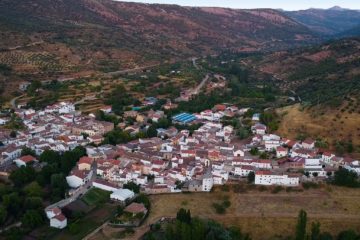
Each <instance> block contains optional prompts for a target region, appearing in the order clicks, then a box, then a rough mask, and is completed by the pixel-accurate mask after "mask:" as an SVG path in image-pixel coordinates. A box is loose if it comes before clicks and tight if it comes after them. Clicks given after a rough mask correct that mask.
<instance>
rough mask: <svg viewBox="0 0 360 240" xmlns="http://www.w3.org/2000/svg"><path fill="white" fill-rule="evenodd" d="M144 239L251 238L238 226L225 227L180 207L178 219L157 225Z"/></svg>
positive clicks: (237, 239)
mask: <svg viewBox="0 0 360 240" xmlns="http://www.w3.org/2000/svg"><path fill="white" fill-rule="evenodd" d="M143 239H144V240H150V239H166V240H191V239H193V240H202V239H204V240H205V239H228V240H232V239H236V240H250V239H251V238H250V237H249V235H248V234H244V233H242V232H241V231H240V229H238V228H236V227H230V228H225V227H223V226H222V225H221V224H219V223H217V222H215V221H206V220H202V219H199V218H192V217H191V213H190V211H189V210H185V209H180V210H179V211H178V214H177V218H176V221H175V222H173V223H171V222H170V223H165V224H164V225H156V226H154V227H153V228H152V230H151V231H150V232H148V233H147V234H146V235H145V236H144V238H143Z"/></svg>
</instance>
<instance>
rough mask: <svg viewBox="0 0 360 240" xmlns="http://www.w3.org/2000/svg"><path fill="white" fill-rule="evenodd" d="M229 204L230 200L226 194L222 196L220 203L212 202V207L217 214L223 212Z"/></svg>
mask: <svg viewBox="0 0 360 240" xmlns="http://www.w3.org/2000/svg"><path fill="white" fill-rule="evenodd" d="M230 205H231V202H230V200H229V197H228V196H225V197H224V200H223V201H222V202H221V203H213V205H212V206H213V208H214V209H215V212H216V213H217V214H225V213H226V209H227V208H229V207H230Z"/></svg>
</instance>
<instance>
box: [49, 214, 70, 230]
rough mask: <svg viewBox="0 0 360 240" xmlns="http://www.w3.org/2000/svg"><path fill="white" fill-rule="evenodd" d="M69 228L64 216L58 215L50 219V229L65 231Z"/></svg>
mask: <svg viewBox="0 0 360 240" xmlns="http://www.w3.org/2000/svg"><path fill="white" fill-rule="evenodd" d="M66 226H67V218H66V217H65V216H64V215H63V214H59V215H56V216H55V217H53V218H51V219H50V227H53V228H58V229H63V228H65V227H66Z"/></svg>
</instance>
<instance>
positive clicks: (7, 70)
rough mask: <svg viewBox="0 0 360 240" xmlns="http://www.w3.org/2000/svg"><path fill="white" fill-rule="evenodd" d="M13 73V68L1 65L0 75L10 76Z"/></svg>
mask: <svg viewBox="0 0 360 240" xmlns="http://www.w3.org/2000/svg"><path fill="white" fill-rule="evenodd" d="M11 72H12V68H11V67H10V66H8V65H6V64H3V63H0V74H3V75H4V76H9V75H10V74H11Z"/></svg>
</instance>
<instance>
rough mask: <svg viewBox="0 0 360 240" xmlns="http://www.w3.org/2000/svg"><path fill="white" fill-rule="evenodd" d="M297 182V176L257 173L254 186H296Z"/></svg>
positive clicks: (269, 172)
mask: <svg viewBox="0 0 360 240" xmlns="http://www.w3.org/2000/svg"><path fill="white" fill-rule="evenodd" d="M299 181H300V179H299V177H298V176H291V175H286V174H275V173H272V172H271V171H257V172H256V173H255V184H257V185H280V186H298V185H299Z"/></svg>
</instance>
